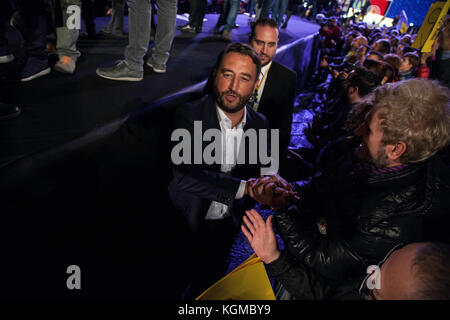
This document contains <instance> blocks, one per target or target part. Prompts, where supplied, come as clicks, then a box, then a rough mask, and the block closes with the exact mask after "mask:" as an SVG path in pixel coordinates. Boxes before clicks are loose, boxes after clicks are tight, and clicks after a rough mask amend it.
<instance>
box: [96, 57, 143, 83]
mask: <svg viewBox="0 0 450 320" xmlns="http://www.w3.org/2000/svg"><path fill="white" fill-rule="evenodd" d="M95 72H96V73H97V75H99V76H100V77H102V78H105V79H109V80H122V81H141V80H142V79H144V72H143V71H135V70H131V69H130V68H129V67H128V65H127V64H126V63H125V61H124V60H122V61H120V62H119V63H118V64H116V65H115V66H113V67H109V68H98V69H97V70H96V71H95Z"/></svg>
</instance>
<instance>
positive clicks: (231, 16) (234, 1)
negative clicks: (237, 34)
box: [224, 0, 241, 32]
mask: <svg viewBox="0 0 450 320" xmlns="http://www.w3.org/2000/svg"><path fill="white" fill-rule="evenodd" d="M225 1H227V0H224V3H225ZM228 1H229V2H230V11H229V12H228V16H227V23H226V24H225V26H224V30H227V31H229V32H231V30H232V29H233V27H234V25H235V24H236V17H237V15H238V12H239V9H240V3H241V1H240V0H228Z"/></svg>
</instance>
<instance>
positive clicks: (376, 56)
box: [366, 50, 384, 61]
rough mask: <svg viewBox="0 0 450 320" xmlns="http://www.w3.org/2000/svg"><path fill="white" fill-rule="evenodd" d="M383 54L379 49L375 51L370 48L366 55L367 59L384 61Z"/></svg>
mask: <svg viewBox="0 0 450 320" xmlns="http://www.w3.org/2000/svg"><path fill="white" fill-rule="evenodd" d="M383 56H384V55H383V54H382V53H381V52H379V51H375V50H370V51H369V52H368V53H367V55H366V59H372V60H376V61H383Z"/></svg>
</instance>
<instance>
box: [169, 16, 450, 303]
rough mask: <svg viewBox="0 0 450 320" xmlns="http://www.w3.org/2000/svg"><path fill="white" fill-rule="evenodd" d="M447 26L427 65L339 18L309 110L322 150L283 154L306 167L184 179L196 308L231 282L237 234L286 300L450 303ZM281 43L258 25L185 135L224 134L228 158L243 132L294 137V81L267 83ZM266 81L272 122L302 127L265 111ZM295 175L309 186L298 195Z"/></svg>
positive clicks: (175, 193) (176, 197)
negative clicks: (198, 126) (194, 239)
mask: <svg viewBox="0 0 450 320" xmlns="http://www.w3.org/2000/svg"><path fill="white" fill-rule="evenodd" d="M447 21H448V19H447ZM447 21H446V22H445V23H444V24H443V26H442V29H441V31H440V36H439V38H438V39H437V40H436V42H435V45H434V47H433V51H432V52H431V53H420V52H419V51H418V50H416V49H413V48H411V44H412V41H413V39H414V35H410V34H406V35H402V34H400V33H399V31H398V30H396V28H395V27H391V28H384V27H378V28H369V26H367V25H366V24H364V23H357V24H355V25H354V26H352V27H350V28H348V29H347V30H346V31H345V33H343V32H342V30H341V28H340V27H339V21H338V19H336V18H334V17H331V18H330V19H327V21H325V22H323V24H322V28H321V30H320V35H321V37H322V43H321V46H322V55H323V56H322V57H321V62H320V70H319V71H318V73H317V74H316V75H315V78H314V80H313V82H314V84H315V92H314V93H315V96H316V97H315V99H314V101H313V105H312V106H310V107H312V108H313V110H315V113H316V114H315V116H314V119H313V121H312V122H311V123H310V124H309V126H308V128H307V129H306V130H305V135H306V136H307V138H308V140H309V142H310V143H311V147H308V148H306V147H301V148H294V149H292V148H286V146H287V145H286V144H283V143H281V142H280V155H281V156H282V157H284V158H286V157H290V156H292V154H295V157H294V159H295V161H294V165H292V163H291V164H289V161H287V162H284V161H283V160H280V163H281V167H280V168H279V174H272V175H263V176H260V177H258V170H260V169H261V167H264V165H263V164H262V163H261V162H257V163H254V164H252V165H249V164H247V163H244V164H241V163H239V162H237V161H236V160H235V161H234V162H232V163H231V164H229V165H227V166H224V165H223V164H222V165H221V166H215V165H211V164H202V165H200V166H195V165H190V164H187V165H186V164H180V165H176V166H175V167H174V171H173V173H174V176H173V179H172V182H171V184H170V187H169V191H170V194H171V198H172V201H173V203H174V204H175V206H176V207H177V208H178V210H180V211H181V212H183V213H184V215H185V217H186V219H187V220H188V221H189V224H190V226H191V227H192V230H194V232H195V234H196V235H197V236H198V239H199V241H198V246H197V250H198V255H196V260H198V261H201V267H200V268H199V269H198V271H197V273H198V274H197V275H196V276H197V278H196V279H195V280H194V281H193V282H192V286H191V287H190V288H188V290H187V293H186V297H188V298H190V297H195V296H196V295H198V294H200V293H201V291H202V290H205V289H206V288H208V286H210V285H211V284H212V283H213V282H214V281H213V280H218V279H220V277H221V276H223V275H225V273H224V268H225V267H226V260H227V255H228V254H229V250H230V247H232V242H233V235H235V234H236V233H237V229H240V230H241V231H242V233H243V234H244V235H245V237H246V238H247V240H248V242H249V243H250V245H251V247H252V249H253V250H254V252H255V253H256V254H257V256H259V257H260V258H261V260H262V261H263V262H264V263H265V265H266V268H267V271H268V274H269V275H270V276H272V277H274V278H275V279H276V280H277V281H278V288H277V292H284V293H283V294H282V295H279V296H278V297H279V298H283V297H287V296H289V297H291V298H292V297H294V298H295V299H448V298H450V295H449V294H450V273H449V271H450V270H449V269H448V267H447V263H448V258H449V253H450V251H449V249H450V247H449V240H450V239H449V236H448V232H447V230H446V226H447V225H448V223H449V222H450V216H449V209H450V203H449V202H448V200H447V199H448V197H447V194H448V193H449V192H450V184H449V182H450V170H449V149H448V145H449V142H450V105H449V101H450V100H449V99H450V91H449V89H448V79H446V74H447V73H446V70H445V68H444V67H443V65H445V64H446V63H447V62H448V61H447V58H446V57H447V56H446V52H448V47H447V46H446V42H447V41H448V35H449V27H448V24H447V23H448V22H447ZM278 33H279V27H278V25H277V23H276V21H274V20H272V19H263V20H259V21H257V22H256V23H255V24H254V26H253V28H252V36H251V38H250V46H251V48H249V47H248V46H247V45H244V44H233V45H231V46H229V47H228V48H227V49H226V50H225V51H224V52H223V53H222V54H221V56H219V58H218V61H217V63H216V65H215V68H214V72H213V73H212V75H211V77H210V81H209V86H208V85H207V88H206V90H205V92H206V95H205V96H204V97H203V98H202V99H200V100H197V101H194V102H192V101H191V102H190V103H189V104H188V105H183V106H182V107H180V109H179V112H177V113H176V115H175V117H174V123H175V124H176V125H175V127H176V128H180V127H182V128H185V129H187V130H188V131H189V132H193V131H194V127H193V123H194V122H195V121H202V123H206V124H207V125H206V129H207V128H211V127H212V128H214V127H217V125H214V122H215V121H218V122H219V124H220V130H221V132H222V134H223V138H222V141H225V143H223V144H222V146H221V147H222V153H221V154H222V155H223V154H228V153H229V152H230V151H229V150H230V149H229V148H232V146H229V142H228V141H229V138H230V137H229V135H233V134H237V133H233V132H234V131H235V130H236V131H237V132H238V131H239V129H246V130H248V129H249V128H254V129H258V130H261V128H266V129H268V128H271V129H279V130H280V133H281V131H283V130H286V127H288V128H289V129H288V131H289V132H290V128H291V126H292V117H291V112H292V110H293V109H292V103H293V100H289V101H287V102H286V103H289V107H287V108H284V107H283V108H282V104H281V103H278V102H279V101H281V99H282V97H283V95H282V93H281V92H277V90H279V89H281V88H286V86H287V84H288V83H289V81H283V82H278V83H274V82H270V85H269V82H268V80H267V81H266V82H265V81H264V80H265V76H266V72H265V71H261V70H264V67H265V66H267V65H268V64H269V68H268V69H266V70H269V75H270V73H271V72H272V67H270V64H271V65H272V66H273V62H272V61H271V58H273V55H268V54H267V53H266V52H267V51H266V52H264V51H261V50H259V48H261V46H262V47H265V48H267V47H269V48H270V43H273V47H272V52H275V51H276V44H277V40H278ZM258 45H260V47H258ZM252 48H253V49H256V53H257V55H258V56H259V58H260V59H259V61H258V60H257V59H256V57H255V52H254V51H253V50H251V49H252ZM395 52H397V53H395ZM260 63H261V65H262V67H261V66H260ZM252 69H253V70H252ZM255 69H256V70H255ZM444 70H445V71H444ZM258 74H259V77H258V76H257V75H258ZM425 78H430V79H425ZM258 79H259V80H260V81H259V82H258ZM286 79H287V78H286ZM261 82H262V83H263V86H264V88H263V92H262V96H263V98H262V99H264V95H265V94H266V93H269V92H270V93H271V94H274V93H275V95H274V100H272V101H273V103H272V104H271V105H269V106H268V109H269V110H270V109H271V110H273V112H274V113H276V114H277V116H278V118H276V119H285V120H287V119H290V123H288V124H286V123H284V124H281V123H280V122H276V120H275V119H274V118H273V116H272V115H271V113H270V112H267V110H265V112H263V110H264V109H259V107H260V106H259V107H258V105H256V108H255V104H254V102H255V97H256V98H257V97H259V96H260V95H261V92H260V89H261V88H260V83H261ZM252 92H253V93H252ZM283 94H284V95H286V94H287V92H285V93H283ZM254 110H257V111H258V112H260V111H261V113H260V114H262V115H263V116H264V117H263V118H261V116H260V115H258V114H254ZM266 115H267V116H266ZM216 117H217V119H216ZM265 119H266V120H267V123H264V120H265ZM206 129H205V130H206ZM282 135H283V134H282V133H281V134H280V136H282ZM240 139H242V138H239V137H238V141H239V140H240ZM258 139H264V138H263V137H258ZM241 143H245V139H242V140H241ZM253 143H254V141H253V142H251V144H253ZM240 148H241V149H239V147H238V149H239V150H245V151H246V153H247V152H248V150H249V149H248V148H249V146H247V145H245V147H244V149H243V148H242V146H241V147H240ZM272 151H274V152H276V151H275V150H272ZM192 152H193V153H195V150H193V151H192ZM246 153H244V154H246ZM291 159H292V157H291ZM285 174H286V175H287V176H289V177H290V179H295V178H297V180H292V181H290V182H288V181H287V180H286V179H284V178H283V176H284V175H285ZM255 204H257V206H256V208H257V209H258V210H264V209H265V208H270V209H271V215H270V216H269V218H267V220H265V221H264V219H263V218H262V215H260V213H259V212H258V211H257V210H255V209H252V208H253V206H254V205H255ZM243 211H245V214H244V212H243ZM243 214H244V215H243ZM274 227H275V230H276V233H277V234H278V235H279V236H280V237H281V239H282V240H283V242H284V247H285V249H284V250H280V249H279V248H278V243H277V240H276V236H275V231H274ZM238 239H239V237H238ZM380 261H381V262H380ZM406 269H407V271H406ZM367 270H371V271H373V272H375V270H379V273H378V274H376V275H374V274H372V273H369V274H368V273H367ZM379 277H381V280H379V281H380V283H378V284H376V282H377V280H376V279H379ZM280 288H281V290H280ZM286 292H288V293H289V294H288V295H286Z"/></svg>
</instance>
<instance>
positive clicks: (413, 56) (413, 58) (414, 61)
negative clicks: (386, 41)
mask: <svg viewBox="0 0 450 320" xmlns="http://www.w3.org/2000/svg"><path fill="white" fill-rule="evenodd" d="M403 58H404V59H406V58H408V61H409V63H410V64H411V65H412V66H413V68H417V67H418V66H419V62H420V59H419V56H418V55H417V53H415V52H408V53H406V54H404V55H403Z"/></svg>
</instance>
